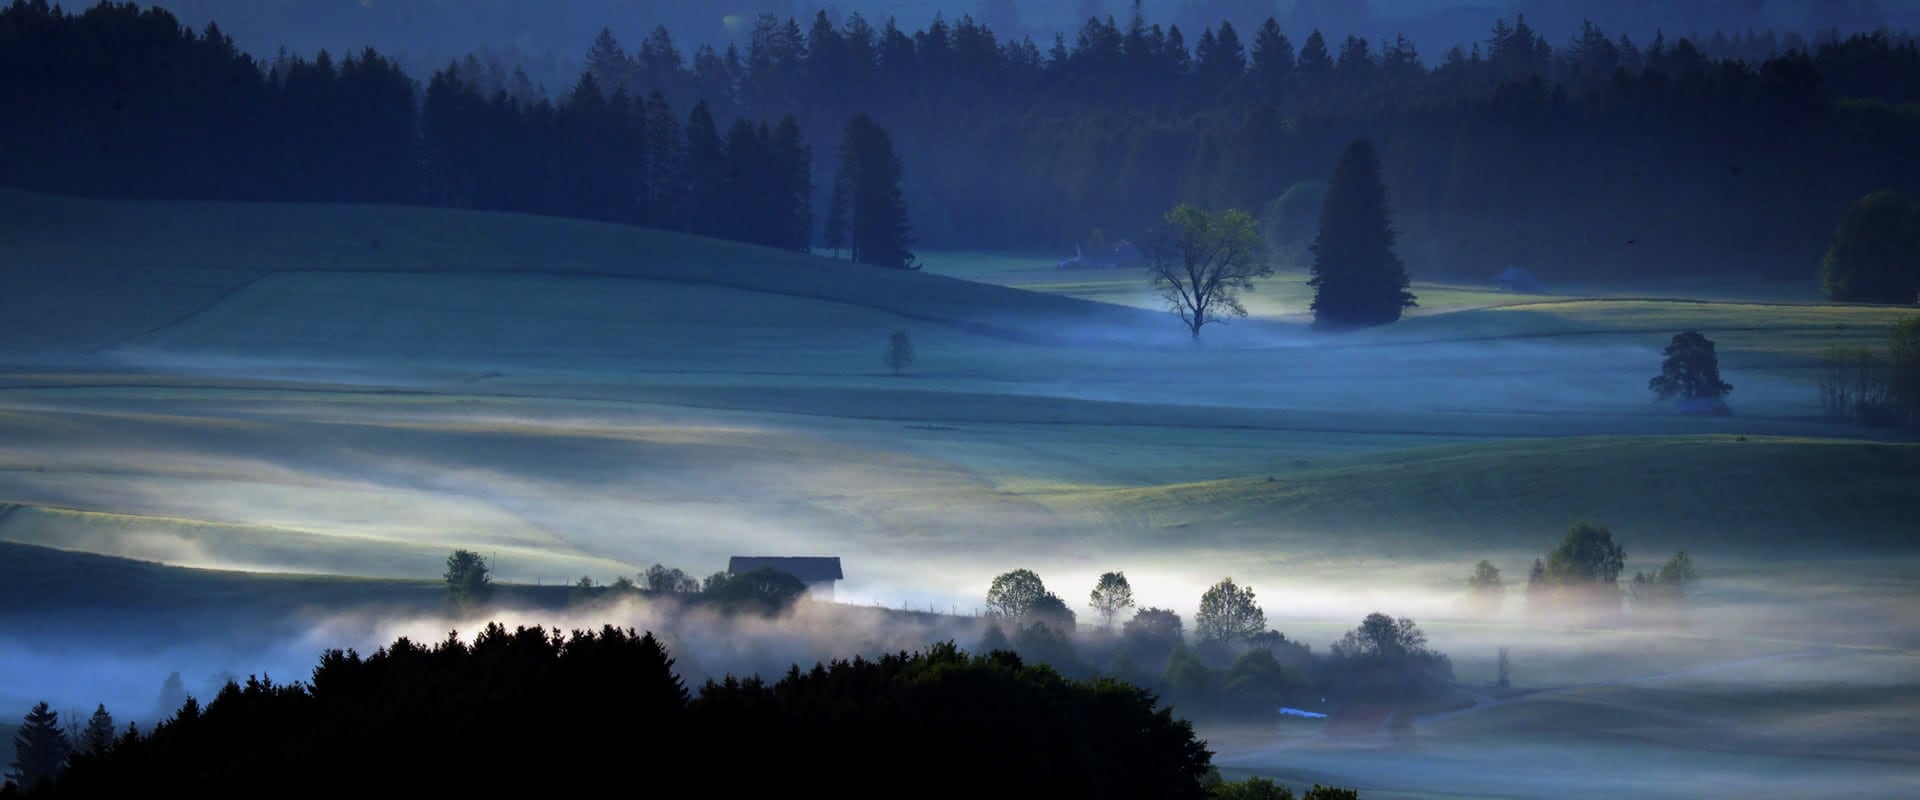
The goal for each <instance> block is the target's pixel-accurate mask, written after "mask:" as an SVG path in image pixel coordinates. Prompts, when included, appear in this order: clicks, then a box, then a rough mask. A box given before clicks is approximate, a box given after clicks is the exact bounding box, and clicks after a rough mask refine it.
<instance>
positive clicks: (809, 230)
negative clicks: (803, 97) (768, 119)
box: [769, 115, 813, 253]
mask: <svg viewBox="0 0 1920 800" xmlns="http://www.w3.org/2000/svg"><path fill="white" fill-rule="evenodd" d="M771 148H772V153H771V156H772V158H771V164H772V169H773V170H774V174H773V175H772V176H770V178H771V180H772V181H773V207H774V209H775V214H776V216H775V219H774V224H775V231H776V233H775V235H774V237H773V240H772V241H771V242H769V244H771V245H773V246H774V247H779V248H784V249H787V250H798V251H800V252H803V253H804V252H806V251H807V250H808V249H810V248H812V247H813V148H812V147H811V146H809V145H808V144H807V143H806V140H805V139H803V138H802V137H801V135H800V121H799V120H797V119H795V118H794V117H793V116H792V115H788V116H787V117H786V118H784V119H782V120H780V125H779V127H777V128H775V129H774V131H773V141H772V143H771Z"/></svg>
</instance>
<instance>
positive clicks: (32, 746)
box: [0, 703, 73, 789]
mask: <svg viewBox="0 0 1920 800" xmlns="http://www.w3.org/2000/svg"><path fill="white" fill-rule="evenodd" d="M72 752H73V743H72V742H70V741H68V740H67V733H66V730H65V729H63V728H61V727H60V714H59V712H56V711H54V710H53V709H50V708H48V707H47V704H46V703H41V704H39V705H37V706H34V707H33V710H32V711H29V712H27V717H26V719H25V720H22V721H21V723H20V730H19V731H18V732H16V733H15V734H14V735H13V753H14V757H13V763H12V764H10V765H9V766H8V769H7V773H6V778H5V780H6V781H12V782H13V783H17V784H19V785H21V786H23V787H26V788H29V789H31V788H33V787H36V786H39V785H40V784H42V783H44V782H46V781H51V780H53V779H54V778H57V777H59V776H60V773H61V772H62V771H63V770H65V769H66V766H67V756H68V755H70V754H71V753H72ZM0 782H5V781H0Z"/></svg>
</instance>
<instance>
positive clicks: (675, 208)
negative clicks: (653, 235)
mask: <svg viewBox="0 0 1920 800" xmlns="http://www.w3.org/2000/svg"><path fill="white" fill-rule="evenodd" d="M645 113H646V122H645V125H646V137H647V146H646V148H645V149H646V159H647V169H646V173H647V177H646V185H647V218H648V219H649V220H650V221H651V222H652V224H654V225H657V226H659V227H662V228H669V229H674V230H678V229H680V228H683V227H685V226H686V223H687V219H686V217H687V208H686V195H687V174H686V143H685V142H682V141H681V140H680V121H679V120H677V119H675V118H674V116H673V107H672V106H671V105H668V103H667V98H666V95H664V94H662V93H660V92H659V91H655V92H653V93H652V94H649V95H647V102H646V111H645Z"/></svg>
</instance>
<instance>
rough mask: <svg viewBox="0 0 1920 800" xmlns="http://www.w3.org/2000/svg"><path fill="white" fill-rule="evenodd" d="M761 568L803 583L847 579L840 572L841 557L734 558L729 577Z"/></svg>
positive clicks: (728, 569)
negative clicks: (780, 573) (790, 576)
mask: <svg viewBox="0 0 1920 800" xmlns="http://www.w3.org/2000/svg"><path fill="white" fill-rule="evenodd" d="M761 567H766V568H768V569H772V570H774V571H776V572H784V573H787V574H788V575H792V576H793V577H796V578H799V579H800V581H801V582H802V583H815V582H818V581H837V580H840V579H842V578H845V577H846V576H845V575H843V574H841V572H840V557H839V556H734V557H733V558H730V559H728V560H727V574H729V575H743V574H746V573H748V572H752V571H754V570H756V569H760V568H761Z"/></svg>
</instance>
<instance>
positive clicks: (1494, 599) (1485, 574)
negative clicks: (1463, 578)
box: [1467, 559, 1507, 614]
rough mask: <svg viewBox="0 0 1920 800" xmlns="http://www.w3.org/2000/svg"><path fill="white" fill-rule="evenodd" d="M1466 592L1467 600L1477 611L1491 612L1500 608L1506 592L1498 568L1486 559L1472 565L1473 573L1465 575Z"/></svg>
mask: <svg viewBox="0 0 1920 800" xmlns="http://www.w3.org/2000/svg"><path fill="white" fill-rule="evenodd" d="M1467 594H1468V602H1469V603H1470V604H1471V605H1472V607H1473V610H1474V611H1476V612H1477V613H1481V614H1491V613H1493V612H1495V611H1498V610H1500V603H1501V601H1502V600H1504V599H1505V598H1506V594H1507V586H1506V584H1505V583H1504V582H1502V581H1501V580H1500V568H1499V567H1496V566H1494V565H1493V562H1491V561H1488V560H1486V559H1481V560H1480V563H1478V564H1475V565H1473V574H1472V575H1470V576H1468V577H1467Z"/></svg>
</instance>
